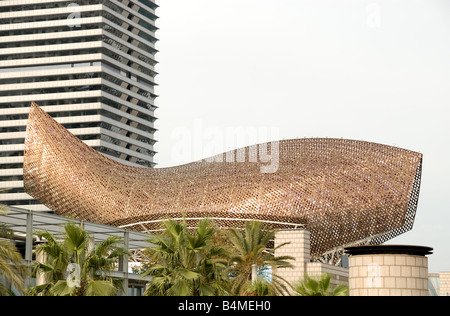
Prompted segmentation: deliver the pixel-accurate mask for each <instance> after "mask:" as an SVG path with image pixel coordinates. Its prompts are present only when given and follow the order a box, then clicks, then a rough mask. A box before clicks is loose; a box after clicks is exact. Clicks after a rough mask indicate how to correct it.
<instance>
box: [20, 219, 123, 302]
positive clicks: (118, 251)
mask: <svg viewBox="0 0 450 316" xmlns="http://www.w3.org/2000/svg"><path fill="white" fill-rule="evenodd" d="M64 232H65V233H64V235H63V238H62V239H61V240H60V239H57V238H56V237H55V236H54V235H53V234H51V233H49V232H48V231H41V232H37V235H38V236H39V237H41V238H43V239H45V240H46V242H45V243H42V244H40V245H38V246H37V247H36V256H37V257H38V258H39V257H41V258H43V259H42V260H36V262H35V263H34V273H35V274H37V275H41V276H43V278H44V279H45V282H44V284H40V285H37V286H35V287H32V288H30V290H29V295H45V296H113V295H117V292H118V289H119V288H120V286H121V282H120V280H118V279H114V278H112V277H111V276H110V272H111V271H112V270H113V269H114V267H115V266H116V265H117V262H118V259H119V257H121V256H124V255H126V254H128V252H127V251H125V250H124V249H123V248H120V247H118V246H116V245H117V244H119V243H121V242H122V238H120V237H118V236H110V237H108V238H106V239H105V240H104V241H103V242H100V243H98V244H96V245H94V243H93V239H92V238H91V237H90V235H89V233H88V232H87V231H85V230H83V229H82V227H81V226H80V225H77V224H74V223H67V224H66V225H65V226H64Z"/></svg>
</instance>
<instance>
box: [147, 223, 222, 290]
mask: <svg viewBox="0 0 450 316" xmlns="http://www.w3.org/2000/svg"><path fill="white" fill-rule="evenodd" d="M163 225H164V228H165V230H164V233H163V234H162V235H157V236H154V237H153V238H151V239H150V240H149V242H150V243H151V245H152V247H149V248H148V249H146V254H147V256H148V257H149V258H151V260H152V261H154V262H155V263H156V264H154V265H153V266H151V267H149V268H148V269H147V270H146V271H145V272H144V273H143V276H148V275H150V276H152V277H153V278H152V280H151V281H150V282H149V283H148V289H147V290H146V292H145V293H144V294H145V295H149V296H218V295H227V294H228V293H229V292H228V289H227V287H228V283H229V279H228V278H227V275H226V269H227V263H228V250H227V248H226V247H224V246H222V245H218V244H216V243H215V242H214V236H215V234H217V230H216V229H215V228H214V227H212V226H211V221H210V220H209V219H204V220H202V221H200V222H199V225H198V227H197V229H196V230H195V231H193V232H191V231H190V230H189V229H188V227H187V225H186V222H185V221H183V223H179V222H177V221H174V220H167V221H164V222H163Z"/></svg>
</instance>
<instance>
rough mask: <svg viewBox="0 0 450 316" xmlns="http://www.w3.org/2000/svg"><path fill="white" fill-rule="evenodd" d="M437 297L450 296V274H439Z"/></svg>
mask: <svg viewBox="0 0 450 316" xmlns="http://www.w3.org/2000/svg"><path fill="white" fill-rule="evenodd" d="M439 284H440V286H439V288H440V290H439V295H440V296H450V272H441V273H439Z"/></svg>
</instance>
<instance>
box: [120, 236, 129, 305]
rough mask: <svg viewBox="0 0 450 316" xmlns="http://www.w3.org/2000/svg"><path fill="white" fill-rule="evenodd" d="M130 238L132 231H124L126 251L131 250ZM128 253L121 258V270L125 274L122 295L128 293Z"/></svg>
mask: <svg viewBox="0 0 450 316" xmlns="http://www.w3.org/2000/svg"><path fill="white" fill-rule="evenodd" d="M129 240H130V233H129V232H124V234H123V247H124V249H125V250H126V251H129ZM128 257H129V256H128V255H125V256H122V257H121V258H120V260H119V271H120V272H122V275H123V281H122V286H123V291H121V296H127V295H128Z"/></svg>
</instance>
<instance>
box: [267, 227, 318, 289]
mask: <svg viewBox="0 0 450 316" xmlns="http://www.w3.org/2000/svg"><path fill="white" fill-rule="evenodd" d="M310 239H311V234H310V232H309V231H307V230H281V231H279V232H277V234H276V236H275V247H277V246H278V245H281V244H283V243H285V242H288V243H290V244H288V245H285V246H283V247H281V248H280V249H279V250H277V251H276V252H275V255H276V256H291V257H294V258H295V261H293V262H291V263H292V264H293V265H294V268H293V269H287V268H286V269H277V271H276V273H277V275H279V276H281V277H282V278H284V279H285V280H286V281H288V282H289V283H291V284H295V283H296V282H298V281H299V280H302V279H303V278H304V275H305V272H306V263H307V262H309V261H310V259H311V249H310V245H311V243H310Z"/></svg>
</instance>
